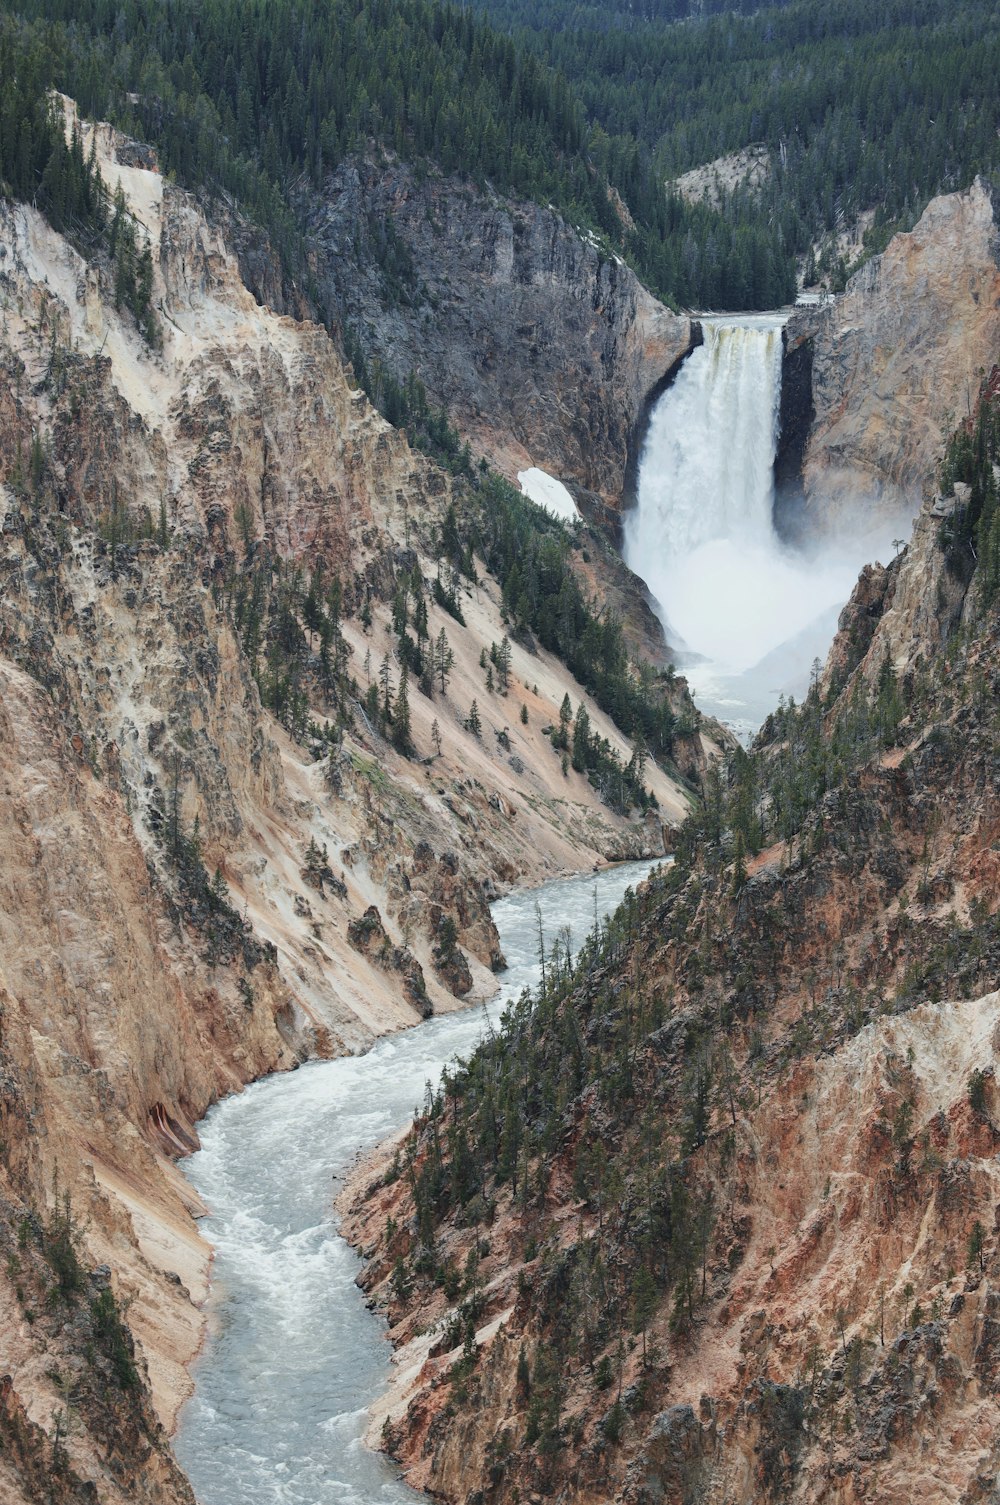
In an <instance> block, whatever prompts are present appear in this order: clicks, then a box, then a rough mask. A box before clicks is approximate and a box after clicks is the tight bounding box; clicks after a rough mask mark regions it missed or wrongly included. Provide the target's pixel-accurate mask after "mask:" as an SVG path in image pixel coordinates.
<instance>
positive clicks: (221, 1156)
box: [176, 862, 653, 1505]
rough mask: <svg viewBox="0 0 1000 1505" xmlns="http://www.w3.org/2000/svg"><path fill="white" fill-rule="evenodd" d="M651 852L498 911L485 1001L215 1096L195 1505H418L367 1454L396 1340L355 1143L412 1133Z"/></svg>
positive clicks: (198, 1162)
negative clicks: (372, 1304) (368, 1301)
mask: <svg viewBox="0 0 1000 1505" xmlns="http://www.w3.org/2000/svg"><path fill="white" fill-rule="evenodd" d="M652 866H653V864H651V863H649V862H641V863H628V864H625V865H623V866H620V867H616V868H607V869H605V870H604V871H603V872H601V873H597V874H588V875H587V876H586V877H580V878H571V879H566V880H564V881H561V882H558V883H549V884H547V885H546V886H545V887H544V888H541V889H536V890H533V891H526V892H522V893H517V894H513V895H511V896H510V897H509V898H506V899H502V900H500V902H499V903H497V904H495V905H494V906H493V918H494V920H495V921H496V925H497V929H498V930H499V932H500V941H501V944H502V946H503V950H504V954H505V955H506V957H507V960H508V963H509V965H508V968H507V971H506V972H505V973H504V974H503V976H502V979H501V986H500V992H499V994H498V995H497V997H496V998H495V999H494V1000H493V1001H492V1002H491V1003H490V1005H489V1008H488V1010H486V1009H484V1008H482V1007H478V1008H473V1009H467V1010H464V1011H462V1012H459V1013H455V1014H447V1015H444V1016H442V1017H441V1018H438V1019H429V1020H428V1021H427V1022H426V1023H425V1024H420V1025H417V1026H416V1027H415V1028H414V1029H411V1030H407V1031H406V1032H404V1033H402V1034H398V1035H392V1036H389V1037H388V1038H386V1039H384V1040H381V1041H380V1042H379V1043H378V1045H376V1046H375V1047H374V1049H373V1050H371V1051H369V1052H368V1054H367V1055H364V1056H349V1057H345V1058H343V1059H341V1060H338V1061H321V1062H313V1063H311V1064H309V1065H307V1066H303V1067H301V1068H300V1069H299V1070H298V1071H295V1072H289V1073H287V1074H283V1075H275V1076H270V1077H266V1078H264V1080H262V1081H260V1082H257V1083H255V1084H254V1085H253V1086H250V1087H248V1088H247V1089H246V1091H245V1092H242V1093H240V1094H239V1095H237V1096H234V1097H230V1098H226V1099H225V1101H224V1102H221V1103H219V1104H217V1106H216V1107H214V1108H213V1109H212V1110H211V1112H210V1113H209V1114H208V1116H207V1117H206V1119H205V1120H204V1122H203V1123H202V1124H201V1125H200V1126H199V1134H200V1137H201V1149H200V1150H199V1152H198V1153H197V1154H196V1155H193V1156H191V1158H190V1159H189V1160H187V1161H185V1162H184V1165H183V1169H184V1170H185V1172H186V1174H187V1176H188V1179H189V1180H190V1181H191V1183H192V1184H193V1185H194V1186H195V1187H196V1188H197V1190H198V1192H199V1193H200V1195H201V1196H202V1197H203V1198H204V1199H205V1201H206V1203H207V1204H208V1206H209V1207H210V1208H211V1216H210V1217H208V1218H206V1219H205V1220H204V1221H203V1222H202V1224H201V1230H202V1232H203V1234H204V1235H205V1237H206V1238H207V1239H208V1240H209V1241H210V1242H211V1243H212V1244H213V1245H214V1247H215V1262H214V1265H213V1280H212V1288H211V1294H210V1298H209V1313H208V1315H209V1337H208V1342H207V1344H206V1348H205V1352H204V1353H203V1355H202V1357H201V1358H200V1359H199V1361H198V1363H197V1365H196V1367H195V1372H194V1380H195V1393H194V1396H193V1398H192V1399H191V1401H189V1403H188V1405H187V1406H186V1408H185V1410H184V1413H183V1415H182V1418H181V1428H180V1431H179V1433H178V1436H177V1439H176V1452H177V1456H178V1458H179V1460H180V1463H181V1465H182V1467H183V1468H184V1469H185V1470H186V1471H187V1473H188V1476H189V1478H190V1479H191V1482H192V1484H193V1485H194V1489H195V1492H196V1494H197V1496H198V1499H199V1501H200V1505H421V1502H423V1501H424V1500H425V1497H424V1496H423V1495H419V1494H417V1493H416V1492H414V1491H413V1490H411V1489H409V1488H408V1487H407V1486H406V1485H405V1484H403V1483H402V1482H401V1481H400V1479H399V1477H398V1473H397V1470H396V1469H395V1468H394V1467H393V1465H392V1464H391V1463H390V1462H389V1461H388V1460H387V1459H386V1458H384V1457H382V1456H381V1455H379V1454H376V1453H373V1452H371V1451H370V1450H369V1449H368V1448H366V1447H365V1446H364V1443H363V1442H362V1436H363V1433H364V1429H365V1424H366V1417H367V1409H368V1407H369V1405H370V1404H371V1403H372V1401H373V1400H375V1399H376V1398H377V1397H378V1396H379V1395H380V1394H381V1393H382V1392H383V1391H384V1390H385V1388H386V1385H387V1380H388V1375H389V1346H388V1344H387V1342H386V1340H385V1335H384V1327H383V1324H382V1322H381V1321H380V1319H379V1318H378V1317H376V1316H375V1315H374V1314H373V1313H372V1312H370V1311H369V1310H368V1308H367V1307H366V1306H365V1303H364V1298H363V1296H362V1293H361V1291H360V1290H359V1288H358V1287H357V1286H356V1285H355V1277H356V1276H357V1274H358V1271H359V1269H360V1261H359V1260H358V1258H357V1256H356V1255H355V1253H354V1251H353V1250H352V1249H351V1248H350V1246H349V1245H348V1244H347V1243H345V1242H344V1240H343V1239H342V1238H340V1237H339V1235H338V1233H337V1224H336V1218H335V1215H334V1212H333V1198H334V1196H335V1193H336V1189H337V1187H336V1183H337V1180H338V1178H339V1177H341V1176H343V1175H344V1174H345V1172H346V1171H348V1170H349V1169H350V1167H351V1166H352V1164H353V1163H354V1161H355V1159H356V1157H357V1155H358V1154H359V1152H361V1151H364V1150H367V1149H370V1148H371V1147H372V1146H374V1145H376V1144H377V1143H379V1142H380V1141H381V1140H383V1139H385V1138H386V1137H387V1135H389V1134H391V1133H394V1132H395V1131H397V1130H399V1129H401V1128H403V1127H404V1126H405V1125H406V1124H407V1123H408V1122H409V1120H410V1118H411V1116H412V1114H413V1112H414V1109H415V1108H417V1107H418V1106H419V1105H420V1104H421V1103H422V1101H423V1097H424V1087H425V1083H426V1082H428V1081H430V1082H432V1083H434V1084H436V1083H437V1081H438V1080H439V1078H440V1075H441V1069H442V1067H443V1066H445V1065H446V1064H447V1063H448V1062H449V1061H450V1060H452V1059H453V1058H454V1057H455V1056H456V1055H468V1054H469V1053H470V1052H471V1051H472V1050H473V1048H474V1047H475V1044H476V1042H477V1040H478V1039H479V1038H480V1035H481V1034H482V1031H483V1029H484V1027H485V1025H486V1023H487V1019H488V1018H489V1019H491V1020H492V1021H493V1023H494V1024H497V1023H498V1022H499V1019H500V1015H501V1014H502V1012H503V1009H504V1007H505V1005H506V1003H507V1002H508V1001H510V1000H511V999H513V998H516V997H518V996H519V995H520V993H521V991H522V989H523V988H525V987H533V986H534V985H536V984H537V983H538V981H539V980H540V970H539V965H538V929H537V918H536V910H535V905H536V903H537V904H538V905H539V907H540V909H541V914H542V924H543V929H544V934H545V938H546V948H547V949H548V948H549V947H551V945H552V943H553V942H554V941H555V940H556V939H557V938H558V939H559V941H560V944H561V945H565V943H566V940H567V938H568V941H569V944H570V946H571V949H572V951H573V952H574V954H575V953H576V951H577V950H578V949H579V947H580V945H581V943H582V941H583V940H584V938H585V936H586V935H587V933H588V931H590V930H591V929H592V928H593V924H594V919H595V914H596V915H601V916H603V915H605V914H606V913H607V912H608V911H609V910H612V909H614V908H615V907H616V906H617V904H618V903H619V901H620V899H621V898H622V896H623V895H624V893H625V890H626V888H628V887H629V886H630V885H635V884H636V883H638V882H639V881H640V880H641V879H643V878H644V877H646V875H647V874H648V873H649V872H650V870H651V868H652Z"/></svg>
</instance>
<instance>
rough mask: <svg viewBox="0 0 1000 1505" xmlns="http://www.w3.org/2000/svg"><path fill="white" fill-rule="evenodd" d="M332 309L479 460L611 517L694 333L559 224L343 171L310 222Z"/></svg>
mask: <svg viewBox="0 0 1000 1505" xmlns="http://www.w3.org/2000/svg"><path fill="white" fill-rule="evenodd" d="M309 232H310V240H311V243H312V245H313V246H314V247H315V273H316V276H317V278H318V280H319V283H320V286H321V287H322V289H323V290H324V294H325V299H326V302H327V304H328V306H330V307H331V308H335V309H337V310H338V311H339V313H340V316H341V317H342V318H343V320H344V321H345V322H346V323H348V324H351V325H353V326H354V328H355V329H356V330H357V331H358V332H359V333H361V334H362V335H363V344H364V347H365V349H366V351H370V352H371V353H372V354H375V355H377V356H378V357H379V358H381V360H382V362H383V363H384V366H385V368H386V370H387V371H389V372H391V373H392V374H393V375H394V376H395V377H396V379H397V380H400V381H402V380H403V379H404V378H405V377H406V376H407V375H408V373H409V372H410V371H413V372H415V373H416V374H417V375H418V376H419V377H420V379H421V380H422V381H423V382H424V384H425V386H426V388H427V391H428V394H429V395H430V397H431V399H432V401H433V402H434V403H436V404H438V405H441V406H443V407H445V408H446V409H447V411H448V413H449V414H450V416H451V418H452V421H453V422H454V423H455V425H456V426H457V428H458V429H459V431H460V432H461V433H462V435H463V436H466V437H468V439H469V441H470V442H471V444H472V447H473V449H474V450H475V451H476V453H477V454H480V455H485V456H486V458H487V459H488V460H489V461H490V462H491V463H492V464H494V465H495V466H496V467H497V468H498V469H499V470H501V471H503V472H504V473H505V474H506V475H508V476H510V477H513V476H515V475H516V472H517V471H518V470H523V469H525V468H526V467H527V466H530V465H540V466H541V467H542V468H543V469H546V470H548V471H550V472H551V473H552V474H554V475H557V476H559V477H560V478H561V479H562V480H563V481H566V482H568V483H570V484H571V485H573V484H575V485H577V486H580V487H583V488H585V489H586V490H588V491H592V492H594V493H596V494H597V495H598V496H599V497H600V498H601V499H602V500H603V501H605V502H607V503H610V505H612V506H617V505H618V504H619V502H620V499H621V493H622V487H623V483H624V477H625V467H626V463H627V459H628V453H629V445H630V443H631V441H632V437H633V430H634V427H635V424H636V422H637V420H638V419H639V416H640V414H641V412H642V410H643V404H644V401H645V398H646V396H647V395H648V393H649V392H650V391H651V390H652V388H653V387H654V386H655V385H656V383H657V382H658V381H659V380H660V379H661V378H662V377H663V376H664V374H665V373H666V372H667V371H668V370H669V369H670V368H671V367H672V366H673V365H674V364H675V363H676V362H677V361H678V360H679V359H680V357H681V356H682V355H684V354H685V353H686V352H687V350H688V349H689V348H690V345H691V325H690V321H689V320H688V319H686V318H681V317H678V316H676V315H674V314H671V313H670V311H669V310H668V309H666V308H664V307H663V305H662V304H660V303H658V302H657V301H656V300H655V299H654V298H652V297H651V296H650V295H649V293H647V292H646V290H645V289H644V288H643V287H642V285H641V284H640V283H639V282H638V281H637V279H636V278H635V276H634V275H633V274H632V272H631V271H630V270H629V269H628V267H626V266H625V265H624V264H623V263H622V262H621V261H620V260H619V259H618V258H617V257H614V256H608V255H606V254H604V253H602V252H601V251H600V250H599V249H598V247H597V246H596V244H594V243H593V242H592V241H591V240H590V239H589V238H588V237H586V236H584V235H581V234H580V233H578V232H576V231H575V230H573V229H572V228H571V227H570V226H568V225H566V224H565V223H564V222H563V221H562V219H560V217H559V216H558V215H556V214H555V213H553V212H551V211H549V210H545V209H540V208H538V206H537V205H534V204H524V203H511V202H509V201H507V200H504V199H501V198H499V197H498V196H497V195H495V194H493V193H491V192H489V191H485V192H477V191H476V190H475V189H473V188H472V186H471V185H469V184H467V183H463V182H460V181H459V180H457V179H454V178H446V177H442V176H440V175H438V174H436V173H434V172H427V173H426V174H422V175H419V176H418V174H417V173H416V172H415V170H414V169H412V168H410V167H407V166H404V165H403V164H400V163H395V162H389V163H385V162H379V163H374V162H371V161H367V160H362V159H352V160H351V161H349V162H346V163H345V164H344V165H343V166H342V167H341V168H340V169H339V170H338V171H337V173H336V174H335V175H334V176H333V177H332V178H331V180H330V181H329V183H328V184H327V186H326V189H325V191H324V194H323V196H322V200H321V201H318V202H317V203H316V204H315V205H314V206H313V208H312V211H311V213H310V215H309Z"/></svg>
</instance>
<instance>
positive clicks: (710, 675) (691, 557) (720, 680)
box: [624, 314, 893, 734]
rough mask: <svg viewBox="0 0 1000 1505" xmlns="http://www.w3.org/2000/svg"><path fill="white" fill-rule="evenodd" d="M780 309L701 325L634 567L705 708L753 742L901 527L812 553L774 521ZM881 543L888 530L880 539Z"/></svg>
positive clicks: (674, 397)
mask: <svg viewBox="0 0 1000 1505" xmlns="http://www.w3.org/2000/svg"><path fill="white" fill-rule="evenodd" d="M785 317H786V316H785V315H784V314H760V315H745V316H739V317H736V316H730V317H726V318H706V319H704V320H703V323H702V328H703V333H704V344H703V345H701V346H700V347H699V348H698V349H696V350H695V351H693V352H692V354H691V355H690V356H689V357H688V359H687V360H686V361H685V362H684V365H683V366H682V367H681V370H680V372H679V373H678V375H677V378H676V380H675V381H674V383H673V384H672V386H670V387H669V388H668V390H667V391H666V392H664V393H663V395H662V396H661V397H660V398H659V400H658V401H657V403H656V406H655V408H654V409H653V412H652V415H651V417H650V422H649V427H648V430H647V433H646V437H645V441H644V444H643V448H642V453H641V456H640V461H639V473H638V488H637V501H636V506H635V508H634V509H633V511H632V512H631V513H630V514H629V515H628V518H627V520H626V524H625V547H624V556H625V561H626V563H627V564H628V565H629V566H630V568H631V569H633V570H634V571H635V573H636V574H637V575H639V576H640V577H641V578H642V579H643V580H644V581H645V582H646V584H647V585H648V587H649V590H650V592H651V594H652V596H653V597H654V599H655V601H656V603H657V609H658V611H659V613H660V617H661V620H662V621H663V626H664V630H665V632H666V635H667V641H668V643H669V644H670V646H671V648H672V649H673V650H674V651H675V653H676V655H677V661H678V665H679V667H681V668H682V669H683V672H684V673H685V674H686V675H687V676H688V679H689V681H690V683H691V686H692V689H693V690H694V692H695V696H696V698H697V700H698V703H699V705H701V707H702V709H704V710H707V711H710V712H712V713H713V714H714V715H717V716H720V717H721V718H722V719H724V720H726V721H728V722H730V724H732V725H733V726H734V727H735V728H736V730H737V731H738V732H740V733H742V734H748V733H750V732H752V731H753V730H755V729H756V727H757V726H759V724H760V722H761V721H762V720H763V719H764V717H765V716H766V715H767V713H768V711H769V710H771V709H773V707H774V705H775V704H776V703H777V700H778V697H779V695H780V694H786V695H788V694H794V695H796V696H797V697H799V696H801V694H802V693H803V692H804V690H805V688H806V686H807V684H808V678H809V670H810V666H811V664H812V661H813V659H814V658H816V657H817V656H818V657H823V656H824V655H825V653H826V650H827V648H828V647H829V644H830V642H831V641H832V638H833V634H834V632H835V630H836V623H837V615H838V613H839V611H840V608H841V607H842V606H843V604H844V602H845V601H846V600H847V598H848V596H849V595H850V593H851V590H852V589H853V586H854V582H855V580H856V578H857V574H858V570H859V568H860V566H861V565H862V564H864V563H866V562H867V561H868V560H871V559H874V558H875V557H876V555H877V554H878V552H879V551H880V549H881V550H882V552H883V557H885V546H886V544H887V542H888V537H891V534H892V532H893V528H892V527H891V526H889V525H885V526H884V527H882V528H881V529H880V530H877V531H876V532H874V533H872V534H870V535H867V536H865V537H860V536H858V534H857V532H855V533H854V535H853V536H852V537H851V538H850V539H846V540H843V541H838V542H831V541H829V540H824V542H823V544H822V547H821V548H817V550H816V551H815V552H808V551H798V550H792V549H790V548H788V547H786V546H785V545H784V544H783V543H782V541H781V539H780V538H779V537H778V534H777V533H776V531H775V527H774V516H773V514H774V457H775V450H776V446H777V441H778V419H779V411H780V406H781V358H782V340H781V331H782V326H783V324H784V321H785ZM883 535H887V536H885V537H884V536H883Z"/></svg>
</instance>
